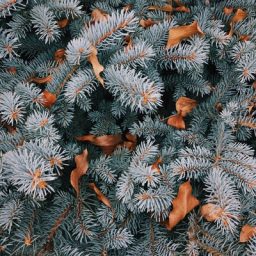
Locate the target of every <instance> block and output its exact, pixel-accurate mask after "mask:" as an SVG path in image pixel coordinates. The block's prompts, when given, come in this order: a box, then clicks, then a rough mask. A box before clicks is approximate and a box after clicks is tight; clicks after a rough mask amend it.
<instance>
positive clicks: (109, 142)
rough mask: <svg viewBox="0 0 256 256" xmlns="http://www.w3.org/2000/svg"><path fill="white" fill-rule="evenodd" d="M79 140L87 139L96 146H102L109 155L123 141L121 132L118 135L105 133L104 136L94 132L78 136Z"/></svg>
mask: <svg viewBox="0 0 256 256" xmlns="http://www.w3.org/2000/svg"><path fill="white" fill-rule="evenodd" d="M76 140H78V141H87V142H90V143H92V144H94V145H96V146H99V147H101V149H102V151H103V152H104V153H105V154H107V155H109V154H111V153H112V152H113V151H114V150H115V148H116V147H117V146H118V145H120V143H122V136H121V135H120V134H116V135H103V136H98V137H97V136H95V135H92V134H88V135H83V136H79V137H76Z"/></svg>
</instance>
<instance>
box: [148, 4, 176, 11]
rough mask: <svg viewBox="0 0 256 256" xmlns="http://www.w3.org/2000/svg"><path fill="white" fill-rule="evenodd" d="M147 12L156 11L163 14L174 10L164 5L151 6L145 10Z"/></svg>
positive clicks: (168, 5)
mask: <svg viewBox="0 0 256 256" xmlns="http://www.w3.org/2000/svg"><path fill="white" fill-rule="evenodd" d="M147 9H148V10H149V11H156V10H160V11H163V12H173V10H174V8H173V7H172V6H171V5H170V4H167V5H164V6H157V5H151V6H149V7H148V8H147Z"/></svg>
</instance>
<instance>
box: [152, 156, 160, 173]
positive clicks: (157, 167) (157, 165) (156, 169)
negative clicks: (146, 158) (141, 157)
mask: <svg viewBox="0 0 256 256" xmlns="http://www.w3.org/2000/svg"><path fill="white" fill-rule="evenodd" d="M161 163H162V158H161V157H159V158H158V159H157V160H156V161H155V162H154V163H153V164H152V166H151V169H152V170H154V171H156V172H157V173H161V171H160V167H159V164H161Z"/></svg>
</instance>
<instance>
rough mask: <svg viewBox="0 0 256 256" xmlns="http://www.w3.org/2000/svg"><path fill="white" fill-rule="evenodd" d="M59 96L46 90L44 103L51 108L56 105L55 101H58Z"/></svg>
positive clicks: (43, 97) (43, 96)
mask: <svg viewBox="0 0 256 256" xmlns="http://www.w3.org/2000/svg"><path fill="white" fill-rule="evenodd" d="M56 100H57V97H56V95H55V94H53V93H51V92H49V91H47V90H44V91H43V92H42V105H43V106H44V107H46V108H50V107H52V106H53V105H54V103H55V102H56Z"/></svg>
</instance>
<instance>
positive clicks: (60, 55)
mask: <svg viewBox="0 0 256 256" xmlns="http://www.w3.org/2000/svg"><path fill="white" fill-rule="evenodd" d="M64 59H65V49H63V48H62V49H58V50H57V51H56V52H55V53H54V60H55V61H56V62H58V63H62V62H63V61H64Z"/></svg>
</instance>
